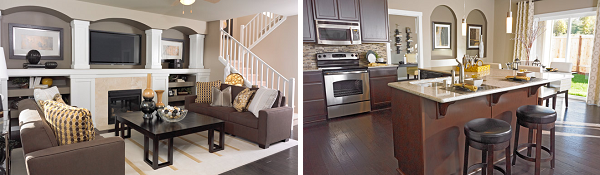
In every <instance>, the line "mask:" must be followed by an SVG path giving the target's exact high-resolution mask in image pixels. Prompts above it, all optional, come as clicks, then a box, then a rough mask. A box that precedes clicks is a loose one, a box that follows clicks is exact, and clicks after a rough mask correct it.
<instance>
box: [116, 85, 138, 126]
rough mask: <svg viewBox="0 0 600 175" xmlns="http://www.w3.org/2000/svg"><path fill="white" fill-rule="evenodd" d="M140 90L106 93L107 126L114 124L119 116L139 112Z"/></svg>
mask: <svg viewBox="0 0 600 175" xmlns="http://www.w3.org/2000/svg"><path fill="white" fill-rule="evenodd" d="M141 102H142V90H141V89H131V90H116V91H108V124H115V120H116V117H117V116H118V115H119V114H122V113H126V112H133V111H139V110H140V103H141Z"/></svg>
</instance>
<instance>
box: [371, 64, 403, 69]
mask: <svg viewBox="0 0 600 175" xmlns="http://www.w3.org/2000/svg"><path fill="white" fill-rule="evenodd" d="M382 67H398V65H393V64H388V65H385V66H373V67H369V69H373V68H382Z"/></svg>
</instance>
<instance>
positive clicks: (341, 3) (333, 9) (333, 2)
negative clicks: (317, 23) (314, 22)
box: [305, 0, 359, 21]
mask: <svg viewBox="0 0 600 175" xmlns="http://www.w3.org/2000/svg"><path fill="white" fill-rule="evenodd" d="M313 3H314V7H315V8H314V10H315V11H314V17H315V19H325V20H328V19H332V20H347V21H358V20H359V10H358V9H359V8H358V0H313ZM305 4H306V3H305Z"/></svg>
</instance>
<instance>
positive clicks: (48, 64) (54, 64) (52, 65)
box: [45, 61, 58, 69]
mask: <svg viewBox="0 0 600 175" xmlns="http://www.w3.org/2000/svg"><path fill="white" fill-rule="evenodd" d="M45 65H46V69H55V68H56V67H58V63H57V62H54V61H49V62H46V64H45Z"/></svg>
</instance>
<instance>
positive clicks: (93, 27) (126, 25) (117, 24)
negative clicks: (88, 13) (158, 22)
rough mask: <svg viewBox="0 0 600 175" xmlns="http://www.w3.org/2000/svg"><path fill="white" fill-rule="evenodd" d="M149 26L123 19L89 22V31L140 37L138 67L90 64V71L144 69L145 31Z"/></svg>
mask: <svg viewBox="0 0 600 175" xmlns="http://www.w3.org/2000/svg"><path fill="white" fill-rule="evenodd" d="M148 29H151V27H150V26H148V25H146V24H144V23H141V22H138V21H135V20H131V19H125V18H106V19H101V20H97V21H92V22H90V31H103V32H110V33H120V34H135V35H140V39H141V41H140V42H141V44H140V52H141V53H140V64H139V65H105V64H90V68H91V69H144V68H145V65H146V30H148Z"/></svg>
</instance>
